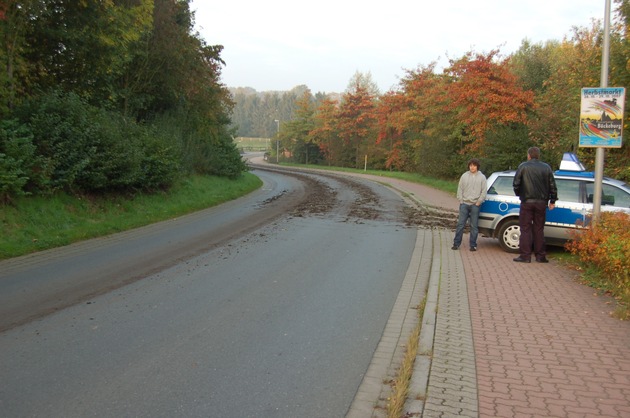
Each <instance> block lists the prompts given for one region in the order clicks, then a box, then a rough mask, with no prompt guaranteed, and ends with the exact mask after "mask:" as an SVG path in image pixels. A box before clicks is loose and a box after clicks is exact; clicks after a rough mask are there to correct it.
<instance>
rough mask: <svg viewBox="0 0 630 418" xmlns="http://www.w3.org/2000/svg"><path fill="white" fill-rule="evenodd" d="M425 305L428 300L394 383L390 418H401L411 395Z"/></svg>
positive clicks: (388, 407)
mask: <svg viewBox="0 0 630 418" xmlns="http://www.w3.org/2000/svg"><path fill="white" fill-rule="evenodd" d="M425 305H426V299H423V300H422V302H421V303H420V305H419V306H418V324H417V325H416V326H415V327H414V329H413V331H412V332H411V335H410V336H409V340H408V341H407V349H406V350H405V357H404V358H403V361H402V364H401V366H400V369H399V370H398V375H397V376H396V379H395V380H394V381H393V382H392V395H391V397H390V398H389V402H388V404H387V417H388V418H399V417H400V416H401V415H402V412H403V408H404V407H405V402H406V400H407V395H408V394H409V383H410V382H411V376H412V375H413V368H414V364H415V361H416V356H417V355H418V339H419V338H420V331H421V329H422V316H423V314H424V307H425Z"/></svg>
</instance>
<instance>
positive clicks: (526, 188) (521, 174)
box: [512, 158, 558, 203]
mask: <svg viewBox="0 0 630 418" xmlns="http://www.w3.org/2000/svg"><path fill="white" fill-rule="evenodd" d="M512 186H513V187H514V193H515V194H516V195H517V196H518V197H520V199H521V202H526V201H544V202H549V203H556V200H558V188H557V187H556V180H555V179H554V177H553V171H551V167H549V164H547V163H544V162H542V161H539V160H538V159H535V158H532V159H531V160H529V161H525V162H524V163H521V165H519V166H518V170H516V174H515V175H514V182H513V183H512Z"/></svg>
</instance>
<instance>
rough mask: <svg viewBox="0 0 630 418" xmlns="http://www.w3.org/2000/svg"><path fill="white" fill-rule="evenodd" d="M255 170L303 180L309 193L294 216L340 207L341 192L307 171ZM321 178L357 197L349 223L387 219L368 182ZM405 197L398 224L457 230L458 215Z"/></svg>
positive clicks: (376, 195)
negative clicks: (333, 182) (339, 185)
mask: <svg viewBox="0 0 630 418" xmlns="http://www.w3.org/2000/svg"><path fill="white" fill-rule="evenodd" d="M252 167H254V168H257V169H261V170H271V171H277V172H282V173H285V174H287V175H295V176H299V177H300V179H301V180H302V181H304V182H305V183H306V184H307V189H308V191H309V192H308V194H307V195H306V197H305V199H304V200H303V201H302V202H301V203H300V204H299V205H297V206H296V207H295V208H294V209H293V210H292V212H291V214H292V215H293V216H300V217H304V216H309V215H324V214H327V213H330V212H332V211H333V210H334V208H335V206H336V205H337V204H338V203H337V201H338V199H337V195H338V193H339V191H338V190H335V189H333V188H331V187H330V186H329V185H328V184H326V183H325V182H324V181H322V180H319V179H318V178H317V177H313V176H309V175H307V172H304V171H300V170H295V169H290V168H286V169H285V168H275V167H273V168H270V167H269V166H267V165H264V166H261V165H252ZM317 176H322V177H326V178H332V179H334V181H335V182H338V183H339V184H341V186H342V187H343V188H345V189H346V190H348V191H351V192H352V193H354V194H355V195H356V197H355V199H354V201H353V202H352V204H351V206H350V208H349V210H348V213H347V219H346V221H351V220H354V221H355V222H356V221H360V220H378V219H382V218H383V213H382V212H381V208H382V206H383V205H382V204H381V202H380V197H379V195H378V194H377V193H375V192H374V191H373V190H372V188H371V187H368V186H367V185H366V182H365V181H361V180H358V179H356V178H353V177H349V176H344V175H343V174H333V173H322V172H318V173H317ZM401 197H402V198H403V199H404V200H405V202H406V204H407V205H406V206H404V207H403V208H402V213H401V214H399V218H398V221H400V222H402V223H404V224H405V225H406V226H409V227H417V228H426V229H433V228H445V229H449V230H455V226H456V224H457V212H455V211H452V210H448V209H443V208H438V207H434V206H428V205H423V204H421V203H420V202H418V201H415V200H412V199H409V198H407V197H405V196H402V195H401Z"/></svg>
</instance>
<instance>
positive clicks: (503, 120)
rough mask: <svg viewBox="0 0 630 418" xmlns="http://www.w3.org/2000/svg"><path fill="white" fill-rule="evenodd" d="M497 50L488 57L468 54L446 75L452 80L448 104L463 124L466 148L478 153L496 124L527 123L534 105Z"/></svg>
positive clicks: (531, 98) (448, 91)
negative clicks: (499, 56)
mask: <svg viewBox="0 0 630 418" xmlns="http://www.w3.org/2000/svg"><path fill="white" fill-rule="evenodd" d="M497 57H498V50H493V51H491V52H490V53H487V54H479V53H477V54H473V53H472V52H469V53H468V54H466V55H465V56H464V57H462V58H460V59H458V60H451V62H450V67H448V68H446V69H445V70H444V73H445V74H446V75H447V76H448V77H450V82H449V84H448V86H447V94H448V103H447V106H446V108H445V109H444V110H448V109H450V108H452V107H454V108H455V117H456V118H457V120H458V121H459V122H460V123H461V124H462V125H463V127H464V132H463V133H462V141H463V143H465V144H466V149H469V150H472V151H474V150H479V149H480V148H481V146H482V144H483V142H484V140H485V135H486V133H487V132H488V131H489V130H490V129H492V128H493V127H494V126H495V125H506V124H510V123H525V122H526V121H527V111H528V110H529V109H531V107H532V105H533V103H534V95H533V93H532V92H531V91H528V90H524V89H523V88H522V87H521V86H520V83H519V82H518V79H517V78H516V76H515V75H514V74H513V73H511V72H510V69H509V60H499V59H497Z"/></svg>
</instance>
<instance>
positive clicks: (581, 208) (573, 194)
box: [545, 177, 592, 240]
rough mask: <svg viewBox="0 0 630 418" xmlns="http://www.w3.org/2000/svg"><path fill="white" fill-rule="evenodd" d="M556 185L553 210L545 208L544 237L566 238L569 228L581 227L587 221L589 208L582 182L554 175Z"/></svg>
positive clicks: (568, 236)
mask: <svg viewBox="0 0 630 418" xmlns="http://www.w3.org/2000/svg"><path fill="white" fill-rule="evenodd" d="M556 186H557V187H558V200H557V201H556V205H555V207H554V209H553V210H549V209H547V222H546V223H545V237H549V238H551V239H559V240H567V239H569V238H570V231H571V230H575V229H579V228H582V227H584V225H585V224H586V223H587V214H588V213H589V208H588V205H587V204H586V203H585V198H584V195H585V192H584V182H583V181H582V180H580V179H571V178H558V177H556ZM591 207H592V205H591Z"/></svg>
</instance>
